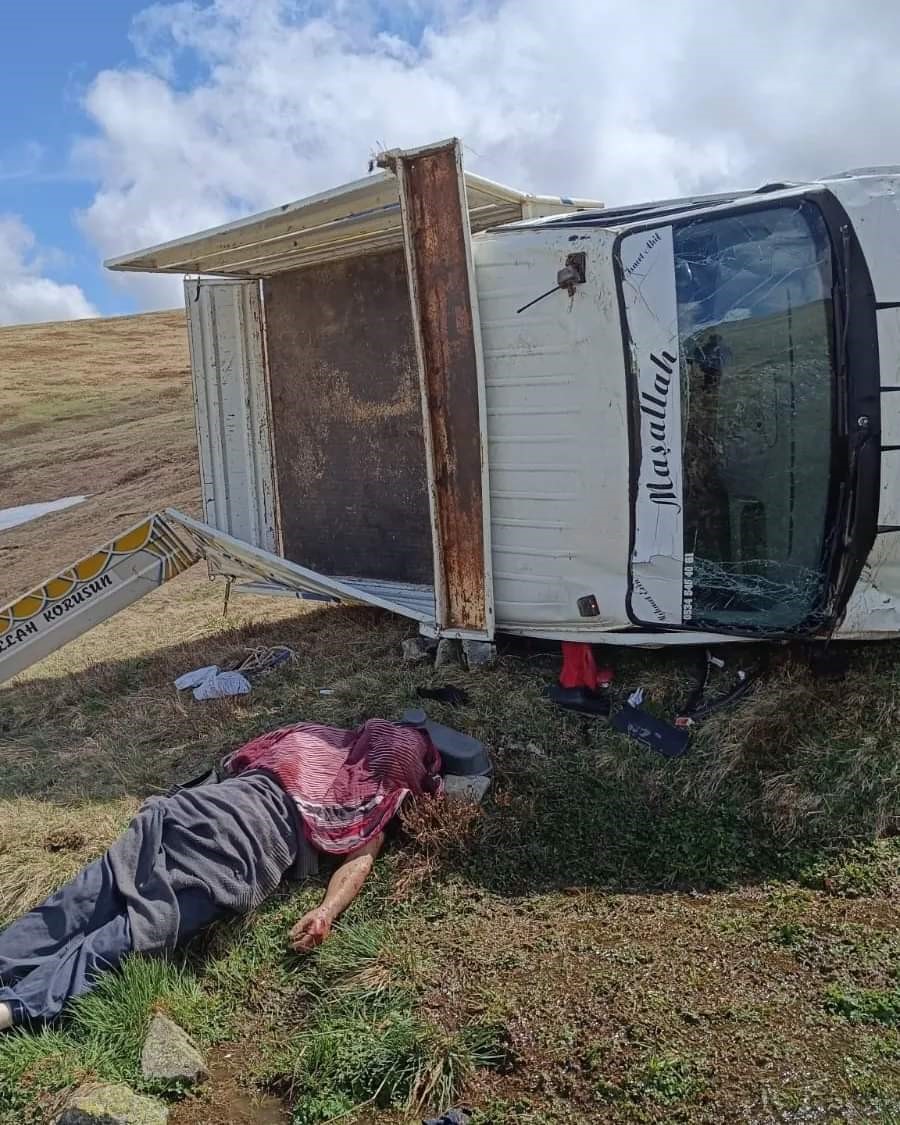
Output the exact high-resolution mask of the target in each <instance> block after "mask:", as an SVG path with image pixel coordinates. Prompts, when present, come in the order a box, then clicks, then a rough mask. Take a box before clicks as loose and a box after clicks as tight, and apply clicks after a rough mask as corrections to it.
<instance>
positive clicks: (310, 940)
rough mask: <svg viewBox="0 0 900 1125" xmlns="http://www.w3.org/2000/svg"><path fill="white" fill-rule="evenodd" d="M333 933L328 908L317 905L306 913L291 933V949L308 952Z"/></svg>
mask: <svg viewBox="0 0 900 1125" xmlns="http://www.w3.org/2000/svg"><path fill="white" fill-rule="evenodd" d="M330 933H331V916H330V914H329V913H328V911H327V910H325V909H324V908H323V907H321V906H317V907H316V909H315V910H310V912H309V913H308V914H304V915H303V917H302V918H301V919H300V921H299V922H298V923H297V924H296V925H295V926H294V927H293V928H292V930H291V933H290V945H291V949H293V950H294V952H295V953H308V952H309V951H310V950H311V949H315V948H316V946H317V945H321V944H322V942H323V941H324V940H325V939H326V938H327V937H328V935H329V934H330Z"/></svg>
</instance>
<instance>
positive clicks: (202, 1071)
mask: <svg viewBox="0 0 900 1125" xmlns="http://www.w3.org/2000/svg"><path fill="white" fill-rule="evenodd" d="M207 1073H208V1071H207V1068H206V1062H205V1060H204V1058H203V1055H201V1053H200V1052H199V1051H198V1050H197V1048H196V1047H195V1046H194V1044H193V1043H192V1042H191V1039H190V1037H189V1036H188V1034H187V1032H186V1031H184V1030H183V1029H182V1028H180V1027H179V1026H178V1024H177V1023H174V1022H173V1021H172V1020H170V1019H169V1018H168V1016H164V1015H162V1014H161V1013H159V1012H158V1013H157V1014H156V1015H155V1016H154V1017H153V1019H152V1021H151V1023H150V1029H149V1031H148V1032H147V1038H146V1039H145V1040H144V1046H143V1049H142V1051H141V1074H143V1076H144V1077H145V1078H153V1079H160V1080H161V1081H167V1082H174V1081H178V1082H189V1083H191V1084H194V1083H197V1082H202V1081H203V1080H204V1079H205V1078H206V1077H207Z"/></svg>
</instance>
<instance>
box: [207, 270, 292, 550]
mask: <svg viewBox="0 0 900 1125" xmlns="http://www.w3.org/2000/svg"><path fill="white" fill-rule="evenodd" d="M185 303H186V306H187V315H188V325H189V335H190V343H191V371H192V375H193V381H194V403H195V409H196V418H197V435H198V444H199V448H200V483H201V490H202V492H201V494H202V498H203V511H204V518H205V520H206V522H207V523H208V524H210V526H212V527H215V528H217V529H218V530H220V531H225V532H227V533H228V534H229V535H233V536H234V537H235V538H236V539H242V540H244V541H245V542H247V543H250V544H252V545H253V546H255V547H261V548H262V549H264V550H266V551H273V552H277V551H278V533H277V528H276V519H275V485H274V476H273V469H272V434H271V425H270V421H269V405H268V391H267V388H266V378H265V363H264V360H263V346H262V325H261V310H260V297H259V285H258V283H257V282H237V281H201V282H199V283H198V282H196V281H191V282H187V283H186V284H185Z"/></svg>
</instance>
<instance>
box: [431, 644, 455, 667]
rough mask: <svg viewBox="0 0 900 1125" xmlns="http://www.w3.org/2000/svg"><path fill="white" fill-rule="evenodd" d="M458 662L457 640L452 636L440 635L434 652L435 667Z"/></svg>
mask: <svg viewBox="0 0 900 1125" xmlns="http://www.w3.org/2000/svg"><path fill="white" fill-rule="evenodd" d="M459 662H460V655H459V641H457V640H454V639H453V637H441V639H440V640H439V641H438V645H437V651H436V652H435V654H434V666H435V668H443V667H444V666H445V665H447V664H459Z"/></svg>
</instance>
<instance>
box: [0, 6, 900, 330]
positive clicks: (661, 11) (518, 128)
mask: <svg viewBox="0 0 900 1125" xmlns="http://www.w3.org/2000/svg"><path fill="white" fill-rule="evenodd" d="M0 16H2V21H3V22H2V27H3V34H4V47H5V50H4V52H3V66H2V67H0V95H2V96H3V99H4V102H5V106H6V110H5V112H4V113H3V114H2V115H0V324H14V323H27V322H31V321H41V320H58V319H69V318H74V317H83V316H97V315H103V316H107V315H115V314H120V313H129V312H139V311H143V310H148V309H154V308H169V307H174V306H176V305H178V304H179V303H180V302H181V299H182V298H181V287H180V282H179V281H178V280H175V279H172V278H160V277H151V276H144V275H121V274H112V273H110V272H109V271H106V270H104V269H103V265H102V262H103V259H104V258H107V257H112V256H115V255H118V254H122V253H126V252H128V251H131V250H135V249H139V248H141V247H143V246H148V245H152V244H154V243H157V242H162V241H165V240H166V239H169V238H176V237H179V236H182V235H185V234H190V233H193V232H194V231H197V230H202V229H204V228H206V227H209V226H213V225H216V224H218V223H222V222H227V221H228V220H230V219H233V218H236V217H239V216H241V215H246V214H250V213H252V212H254V211H258V210H262V209H264V208H267V207H271V206H276V205H278V204H280V203H285V202H287V201H289V200H294V199H298V198H301V197H303V196H305V195H308V194H310V193H312V192H316V191H321V190H323V189H324V188H327V187H330V186H334V185H336V184H338V183H342V182H344V181H346V180H350V179H355V178H357V177H359V176H361V175H363V174H365V171H366V167H367V165H368V161H369V158H370V156H371V155H372V154H373V153H374V152H376V151H377V150H379V149H380V148H385V147H386V148H392V147H396V146H403V147H406V146H411V145H416V144H422V143H425V142H427V141H430V140H437V139H441V138H444V137H446V136H451V135H457V136H460V137H461V138H462V139H463V142H464V145H465V149H464V153H465V161H466V166H467V167H468V168H470V169H472V170H473V171H477V172H479V173H481V174H482V175H485V176H489V177H491V178H492V179H496V180H500V181H501V182H505V183H509V184H511V185H513V186H515V187H518V188H523V189H526V190H531V191H539V192H547V193H551V194H564V195H580V196H587V197H591V198H601V199H603V200H605V201H606V202H607V203H626V202H639V201H642V200H647V199H653V198H664V197H667V196H672V195H676V194H680V193H686V192H694V191H701V190H702V191H714V190H724V189H727V188H731V187H755V186H759V185H760V184H763V183H766V182H771V181H774V180H798V179H809V178H815V177H818V176H825V175H828V174H829V173H834V172H837V171H841V170H844V169H847V168H852V167H859V166H869V165H877V164H900V114H898V112H897V106H898V104H900V66H897V64H896V59H897V57H898V53H900V5H896V4H892V3H891V2H890V0H857V3H856V4H855V5H844V6H842V7H840V8H837V7H833V6H832V5H830V4H823V3H821V0H815V2H813V0H792V2H791V3H785V2H784V0H777V2H776V0H754V2H753V3H752V4H751V3H749V2H746V0H631V2H630V3H629V4H625V5H623V4H622V3H621V2H620V0H569V2H568V3H566V4H552V3H550V4H548V3H547V2H546V0H330V2H328V0H178V2H166V3H157V4H147V3H146V2H141V0H29V2H28V3H25V2H24V0H0Z"/></svg>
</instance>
